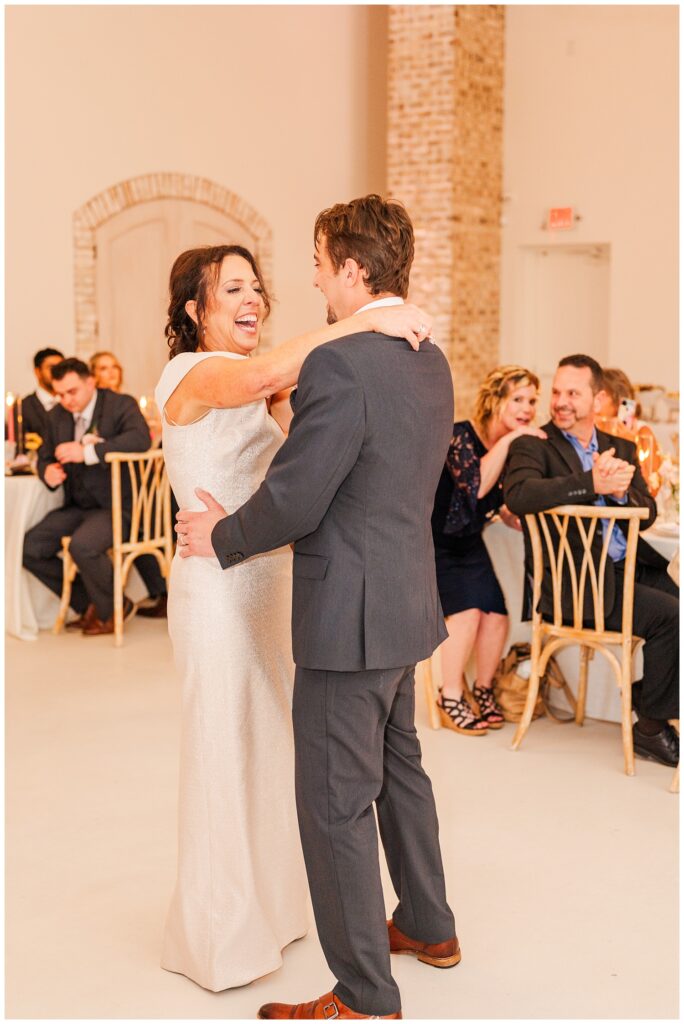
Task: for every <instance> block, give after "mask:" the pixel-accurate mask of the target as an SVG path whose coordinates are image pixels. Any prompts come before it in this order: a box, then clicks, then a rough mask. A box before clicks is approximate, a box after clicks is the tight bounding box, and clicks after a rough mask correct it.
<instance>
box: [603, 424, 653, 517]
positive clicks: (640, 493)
mask: <svg viewBox="0 0 684 1024" xmlns="http://www.w3.org/2000/svg"><path fill="white" fill-rule="evenodd" d="M622 443H623V445H624V446H625V448H624V449H623V448H622V446H621V448H620V458H621V459H624V460H625V462H629V464H630V465H632V466H634V469H635V472H634V476H633V477H632V482H631V484H630V485H629V487H628V488H627V493H626V495H625V498H624V499H623V501H614V500H613V499H612V498H611V496H610V495H607V496H606V504H608V505H622V506H624V505H628V506H631V507H632V508H647V509H648V519H640V520H639V530H640V531H641V530H648V528H649V526H652V525H653V523H654V522H655V519H656V516H657V514H658V507H657V505H656V502H655V498H652V497H651V495H650V494H649V493H648V487H647V486H646V481H645V480H644V475H643V473H642V472H641V467H640V466H639V459H638V457H637V450H636V445H635V444H633V443H632V442H631V441H623V442H622Z"/></svg>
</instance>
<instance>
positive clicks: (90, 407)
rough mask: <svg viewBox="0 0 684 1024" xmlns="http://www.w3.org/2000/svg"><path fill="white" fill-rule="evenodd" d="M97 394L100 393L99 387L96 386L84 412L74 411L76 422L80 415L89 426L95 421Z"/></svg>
mask: <svg viewBox="0 0 684 1024" xmlns="http://www.w3.org/2000/svg"><path fill="white" fill-rule="evenodd" d="M97 395H98V391H97V388H95V390H94V391H93V397H92V398H91V399H90V401H89V402H88V404H87V405H86V407H85V409H83V411H82V412H74V413H72V416H73V417H74V423H75V422H76V420H77V419H78V418H79V416H82V417H83V419H84V420H85V422H86V426H87V427H90V426H91V424H92V422H93V413H94V412H95V403H96V402H97Z"/></svg>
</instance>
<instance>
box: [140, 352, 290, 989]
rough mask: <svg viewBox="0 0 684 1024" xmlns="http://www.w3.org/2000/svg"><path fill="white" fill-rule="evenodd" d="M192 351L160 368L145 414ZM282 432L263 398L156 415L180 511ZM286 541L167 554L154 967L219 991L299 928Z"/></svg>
mask: <svg viewBox="0 0 684 1024" xmlns="http://www.w3.org/2000/svg"><path fill="white" fill-rule="evenodd" d="M206 358H225V359H231V358H232V359H242V358H247V357H245V356H239V355H233V354H230V353H220V354H218V353H183V354H181V355H178V356H176V357H175V358H174V359H172V360H171V361H170V362H169V363H168V365H167V366H166V368H165V370H164V372H163V374H162V376H161V379H160V381H159V384H158V386H157V390H156V400H157V404H158V406H159V409H160V410H162V411H163V409H164V406H165V404H166V402H167V400H168V398H169V397H170V396H171V394H172V393H173V391H174V390H175V389H176V387H177V386H178V384H179V383H180V381H181V380H182V379H183V377H184V376H185V375H186V374H187V373H188V372H189V371H190V370H191V369H192V367H193V366H196V365H197V362H198V361H199V360H201V359H206ZM282 441H283V435H282V433H281V431H280V428H279V427H278V425H277V424H276V423H275V422H274V421H273V419H272V418H271V417H270V416H269V415H268V412H267V409H266V403H265V402H264V401H259V402H254V403H252V404H250V405H246V406H242V407H240V408H237V409H212V410H211V411H210V412H209V413H207V415H206V416H204V417H203V418H202V419H200V420H198V421H196V422H195V423H192V424H190V425H189V426H172V425H170V424H169V423H168V422H167V421H166V418H164V425H163V447H164V458H165V460H166V464H167V467H168V474H169V479H170V482H171V487H172V490H173V492H174V494H175V495H176V499H177V501H178V504H179V505H180V507H181V508H188V509H199V510H202V509H204V505H202V503H201V502H200V501H199V499H198V498H197V496H196V494H195V488H196V487H202V488H204V489H205V490H207V491H209V492H210V493H211V494H213V496H214V497H215V498H216V499H217V501H219V502H220V503H221V504H222V505H223V507H224V508H225V509H226V512H228V513H230V512H233V511H235V509H237V508H239V507H240V505H242V504H243V502H245V501H246V500H247V498H249V497H250V496H251V495H252V494H253V493H254V492H255V491H256V489H257V487H258V486H259V484H260V483H261V481H262V480H263V478H264V476H265V475H266V470H267V469H268V467H269V465H270V463H271V460H272V458H273V456H274V454H275V453H276V451H277V450H278V447H279V446H280V444H281V443H282ZM291 566H292V556H291V552H290V549H289V548H281V549H279V550H277V551H272V552H269V553H267V554H264V555H260V556H257V557H255V558H251V559H249V560H247V561H245V562H242V563H241V564H239V565H236V566H234V567H232V568H230V569H226V570H223V569H221V567H220V565H219V563H218V561H217V559H216V558H215V557H213V556H212V557H210V558H199V557H193V558H186V559H182V558H180V556H179V555H178V553H176V557H175V558H174V561H173V566H172V570H171V581H170V587H169V633H170V635H171V640H172V643H173V651H174V659H175V662H176V665H177V667H178V670H179V672H180V675H181V677H182V686H183V709H182V739H181V759H180V796H179V844H178V877H177V881H176V887H175V891H174V894H173V898H172V902H171V908H170V911H169V916H168V921H167V924H166V932H165V937H164V948H163V955H162V966H163V967H165V968H166V969H167V970H169V971H176V972H178V973H180V974H185V975H187V977H189V978H192V980H193V981H196V982H197V983H198V984H199V985H202V986H203V987H204V988H207V989H211V990H212V991H220V990H222V989H225V988H232V987H233V986H237V985H244V984H246V983H247V982H249V981H252V980H253V979H254V978H258V977H260V976H262V975H264V974H267V973H269V972H270V971H273V970H275V969H276V968H278V967H280V965H281V964H282V956H281V950H282V949H283V948H284V947H285V946H286V945H287V944H288V943H289V942H292V941H293V940H294V939H297V938H299V937H301V936H302V935H304V934H305V933H306V931H307V927H308V914H307V886H306V877H305V872H304V862H303V857H302V853H301V848H300V841H299V832H298V829H297V821H296V810H295V797H294V752H293V738H292V722H291V704H292V686H293V678H294V666H293V663H292V653H291V652H292V644H291V634H290V612H291V586H292V580H291Z"/></svg>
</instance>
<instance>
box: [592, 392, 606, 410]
mask: <svg viewBox="0 0 684 1024" xmlns="http://www.w3.org/2000/svg"><path fill="white" fill-rule="evenodd" d="M606 398H607V394H606V392H605V391H604V390H603V388H601V390H600V391H597V392H596V394H595V395H594V412H595V413H596V414H598V413H600V412H601V407H602V406H603V403H604V402H605V400H606Z"/></svg>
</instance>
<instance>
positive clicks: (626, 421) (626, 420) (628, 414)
mask: <svg viewBox="0 0 684 1024" xmlns="http://www.w3.org/2000/svg"><path fill="white" fill-rule="evenodd" d="M636 407H637V404H636V401H635V399H634V398H623V399H622V401H621V402H620V408H619V409H618V414H617V418H618V422H619V423H622V425H623V426H624V427H627V429H628V430H631V429H632V427H633V426H634V420H635V419H636Z"/></svg>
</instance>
